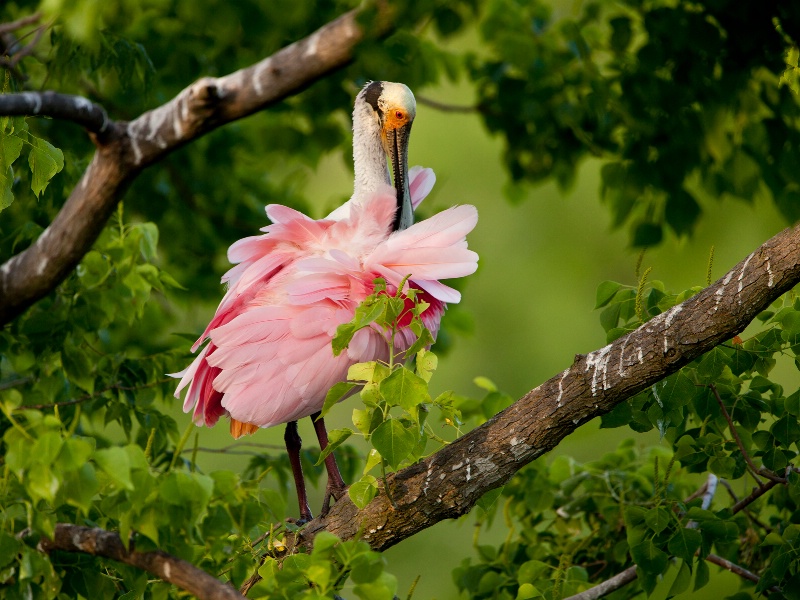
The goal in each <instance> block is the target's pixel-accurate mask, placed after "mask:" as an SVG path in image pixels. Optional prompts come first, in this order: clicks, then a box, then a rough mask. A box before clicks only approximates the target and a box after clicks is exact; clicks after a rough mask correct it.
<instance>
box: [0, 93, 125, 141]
mask: <svg viewBox="0 0 800 600" xmlns="http://www.w3.org/2000/svg"><path fill="white" fill-rule="evenodd" d="M0 115H4V116H8V117H18V116H41V117H51V118H53V119H62V120H65V121H72V122H74V123H77V124H78V125H80V126H81V127H84V128H86V130H87V131H90V132H91V133H95V134H103V133H104V132H105V131H106V130H107V129H108V126H109V124H110V123H109V119H108V115H107V114H106V111H105V109H104V108H103V107H102V106H99V105H97V104H95V103H94V102H92V101H91V100H87V99H86V98H83V97H81V96H72V95H69V94H57V93H55V92H21V93H19V94H4V95H0Z"/></svg>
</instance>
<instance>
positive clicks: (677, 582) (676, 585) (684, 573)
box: [667, 561, 692, 598]
mask: <svg viewBox="0 0 800 600" xmlns="http://www.w3.org/2000/svg"><path fill="white" fill-rule="evenodd" d="M689 564H690V563H687V562H685V561H681V566H680V567H679V568H678V574H677V575H676V576H675V579H674V580H673V581H672V586H671V587H670V588H669V593H668V594H667V598H674V597H675V596H677V595H678V594H682V593H683V592H685V591H686V590H688V589H689V584H690V583H691V581H692V570H691V569H690V568H689Z"/></svg>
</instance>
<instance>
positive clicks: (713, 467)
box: [708, 456, 736, 479]
mask: <svg viewBox="0 0 800 600" xmlns="http://www.w3.org/2000/svg"><path fill="white" fill-rule="evenodd" d="M708 469H709V471H711V472H712V473H714V475H719V476H720V477H724V478H725V479H729V478H731V477H732V476H733V473H734V471H735V470H736V460H735V459H734V458H732V457H730V456H714V457H712V458H711V459H710V460H709V461H708Z"/></svg>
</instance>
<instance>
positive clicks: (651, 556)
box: [631, 532, 699, 576]
mask: <svg viewBox="0 0 800 600" xmlns="http://www.w3.org/2000/svg"><path fill="white" fill-rule="evenodd" d="M695 533H697V532H695ZM698 535H699V534H698ZM631 557H632V558H633V560H634V562H636V564H637V565H638V566H639V567H641V569H642V570H643V571H644V572H645V573H647V574H648V575H653V576H655V575H660V574H661V573H663V572H664V570H665V569H666V568H667V564H668V559H669V556H667V554H666V552H662V551H661V550H659V549H658V548H657V547H656V545H655V544H654V543H653V540H644V541H643V542H640V543H638V544H636V545H635V546H631Z"/></svg>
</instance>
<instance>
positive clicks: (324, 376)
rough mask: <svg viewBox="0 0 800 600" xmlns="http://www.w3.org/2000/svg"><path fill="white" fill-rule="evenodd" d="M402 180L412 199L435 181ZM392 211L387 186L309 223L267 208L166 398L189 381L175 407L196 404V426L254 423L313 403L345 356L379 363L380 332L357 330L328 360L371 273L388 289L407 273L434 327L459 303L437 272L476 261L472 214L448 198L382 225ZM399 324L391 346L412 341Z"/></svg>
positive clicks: (296, 413)
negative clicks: (434, 209)
mask: <svg viewBox="0 0 800 600" xmlns="http://www.w3.org/2000/svg"><path fill="white" fill-rule="evenodd" d="M409 179H410V181H411V184H410V191H411V195H412V201H413V203H414V206H417V205H418V204H419V203H420V202H421V201H422V200H423V199H424V198H425V196H427V195H428V193H429V192H430V190H431V188H432V186H433V184H434V182H435V180H436V178H435V175H434V174H433V171H432V170H430V169H422V168H420V167H414V168H413V169H412V170H411V172H410V177H409ZM342 209H344V210H342ZM395 210H396V208H395V200H394V191H393V190H392V189H391V188H389V187H388V186H387V188H386V189H384V190H381V191H379V192H377V193H375V194H373V195H372V196H371V197H370V198H369V199H368V200H366V201H365V202H364V203H363V204H360V203H356V202H352V201H351V202H349V203H348V205H347V206H343V207H341V209H337V211H334V213H332V214H331V215H330V216H329V218H327V219H321V220H319V221H315V220H313V219H311V218H309V217H307V216H306V215H304V214H302V213H300V212H298V211H296V210H294V209H292V208H289V207H286V206H281V205H277V204H271V205H269V206H268V207H267V215H268V216H269V217H270V219H271V220H272V222H273V223H272V225H268V226H267V227H265V228H263V231H265V233H264V234H262V235H258V236H253V237H249V238H245V239H242V240H239V241H238V242H236V243H234V244H233V245H232V246H231V247H230V249H229V251H228V258H229V259H230V260H231V262H233V263H235V266H234V267H232V268H231V269H230V270H229V271H228V272H227V273H226V274H225V275H224V276H223V278H222V279H223V282H226V283H227V284H228V286H229V287H228V291H227V293H226V294H225V297H224V298H223V300H222V302H221V303H220V306H219V308H218V309H217V312H216V314H215V316H214V318H213V319H212V320H211V323H209V325H208V327H207V328H206V330H205V332H204V333H203V335H202V336H201V337H200V339H198V340H197V343H196V344H195V348H197V347H199V346H200V345H202V344H203V343H204V342H208V344H207V345H206V346H205V347H204V348H203V349H202V350H201V351H200V353H199V354H198V355H197V357H196V358H195V360H194V361H193V362H192V364H191V365H189V367H188V368H187V369H186V370H184V371H183V372H181V373H177V374H175V376H176V377H181V381H180V383H179V385H178V388H177V390H176V392H175V395H176V397H179V395H180V392H181V391H182V390H183V389H184V388H187V387H188V391H187V393H186V398H185V401H184V410H185V411H189V410H192V408H194V420H195V422H197V423H205V424H206V425H213V424H214V423H215V422H216V421H217V420H218V419H219V417H220V416H222V415H223V414H228V415H229V416H230V417H231V418H232V419H235V420H237V421H241V422H243V423H251V424H254V425H257V426H259V427H270V426H272V425H277V424H279V423H285V422H288V421H294V420H297V419H299V418H301V417H304V416H307V415H310V414H312V413H314V412H317V411H319V410H320V409H321V407H322V403H323V401H324V399H325V394H326V392H327V390H328V389H329V388H330V387H331V386H333V385H334V384H335V383H337V382H338V381H342V380H344V379H345V378H346V376H347V370H348V369H349V367H350V366H351V365H352V364H354V363H356V362H363V361H369V360H385V359H386V358H387V357H388V347H387V343H386V340H385V339H383V337H382V336H381V335H380V334H379V333H377V332H375V331H374V330H372V329H364V330H361V331H360V332H358V334H356V336H355V337H354V338H353V340H352V342H351V344H350V347H349V348H348V349H347V351H346V352H343V353H342V354H341V355H339V356H338V357H335V356H333V351H332V349H331V339H332V338H333V335H334V334H335V332H336V328H337V326H338V325H340V324H342V323H346V322H347V321H349V320H351V319H352V317H353V312H354V310H355V308H356V306H358V304H359V303H360V302H361V301H362V300H363V299H364V298H366V296H368V295H369V294H371V293H372V290H373V283H372V282H373V280H374V279H375V277H378V276H382V277H384V278H386V280H387V283H388V284H389V285H390V287H391V286H394V288H395V289H396V286H398V285H399V284H400V282H401V281H402V280H403V278H404V277H406V276H407V275H411V278H410V281H411V283H412V285H414V286H416V287H418V288H419V289H421V290H423V292H424V295H425V297H426V298H425V299H426V301H428V302H429V303H430V307H429V308H428V309H427V310H426V312H425V313H424V314H423V320H424V322H425V324H426V326H427V327H428V328H429V329H430V330H431V331H432V333H433V334H434V335H435V334H436V332H437V331H438V329H439V321H440V319H441V316H442V314H443V312H444V309H445V304H444V303H445V302H458V301H459V300H460V294H459V293H458V292H457V291H456V290H453V289H452V288H450V287H448V286H446V285H444V284H443V283H441V282H440V281H439V279H444V278H453V277H463V276H465V275H469V274H471V273H473V272H474V271H475V269H476V268H477V260H478V256H477V254H475V253H474V252H472V251H471V250H468V249H467V244H466V234H467V233H469V232H470V231H471V230H472V229H473V228H474V227H475V225H476V223H477V211H476V210H475V208H474V207H472V206H458V207H454V208H451V209H449V210H446V211H444V212H442V213H439V214H438V215H436V216H434V217H431V218H430V219H427V220H425V221H421V222H419V223H416V224H414V225H412V226H411V227H409V228H408V229H406V230H404V231H399V232H392V231H391V224H392V221H393V219H394V214H395ZM236 263H238V264H236ZM405 329H407V327H406V328H401V331H400V335H398V336H397V337H396V340H395V344H396V345H397V347H398V348H397V349H399V350H402V349H405V348H407V347H408V346H409V345H410V344H411V343H413V340H414V336H413V334H411V332H410V331H406V330H405Z"/></svg>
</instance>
